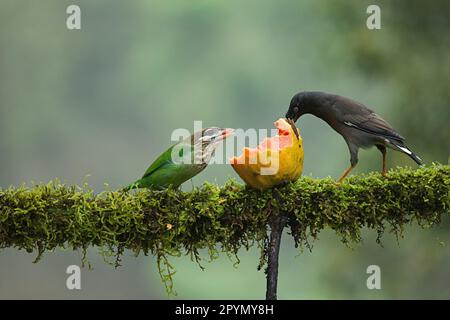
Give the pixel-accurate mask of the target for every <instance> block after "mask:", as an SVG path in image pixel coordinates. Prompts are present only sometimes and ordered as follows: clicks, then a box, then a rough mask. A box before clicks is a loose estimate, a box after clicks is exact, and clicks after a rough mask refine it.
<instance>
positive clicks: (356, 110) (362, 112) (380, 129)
mask: <svg viewBox="0 0 450 320" xmlns="http://www.w3.org/2000/svg"><path fill="white" fill-rule="evenodd" d="M333 107H334V108H335V110H336V114H337V117H338V120H339V121H340V122H342V123H344V124H345V125H347V126H350V127H354V128H356V129H359V130H361V131H364V132H368V133H372V134H375V135H380V136H383V137H385V138H388V139H394V140H397V141H401V142H403V141H404V140H405V138H403V137H402V136H401V135H400V134H399V133H398V132H396V131H395V130H394V128H392V126H391V125H390V124H389V123H387V122H386V121H385V120H384V119H383V118H381V117H380V116H379V115H377V114H376V113H375V112H373V111H372V110H370V109H369V108H367V107H366V106H364V105H363V104H361V103H359V102H357V101H354V100H351V99H349V98H345V97H341V96H337V97H336V100H335V103H334V105H333Z"/></svg>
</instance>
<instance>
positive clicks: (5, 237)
mask: <svg viewBox="0 0 450 320" xmlns="http://www.w3.org/2000/svg"><path fill="white" fill-rule="evenodd" d="M276 190H277V192H272V190H266V191H256V190H250V189H247V188H245V187H243V186H242V185H240V184H237V183H236V182H233V181H231V182H228V183H227V184H225V185H224V186H222V187H218V186H216V185H212V184H209V183H205V184H204V185H203V186H202V187H200V188H195V189H194V190H193V191H191V192H181V191H178V190H173V189H169V190H166V191H152V190H142V191H138V192H136V193H122V192H120V191H104V192H102V193H100V194H97V195H96V194H94V192H93V191H92V190H90V189H88V188H87V187H86V186H84V187H82V188H80V187H77V186H66V185H63V184H60V183H59V182H57V181H53V182H50V183H49V184H47V185H35V186H33V187H31V188H26V187H18V188H14V187H10V188H8V189H2V190H0V248H7V247H14V248H18V249H24V250H27V251H29V252H31V251H34V250H37V251H38V253H39V255H38V258H39V257H40V256H41V254H42V253H43V252H44V251H46V250H53V249H55V248H58V247H64V248H72V249H82V250H83V252H86V250H87V248H88V247H90V246H99V247H102V248H103V249H105V248H106V249H107V250H109V251H111V252H115V254H116V255H117V260H116V263H117V264H118V262H119V261H120V255H121V254H122V253H123V251H124V250H125V249H128V250H132V251H133V252H134V253H136V254H139V253H144V254H148V253H151V254H153V255H156V256H157V257H158V261H159V262H160V265H159V267H160V271H161V272H162V277H168V278H170V276H171V274H172V273H173V268H172V266H171V265H170V264H169V263H168V261H167V258H166V257H167V256H170V255H180V254H182V253H186V254H190V255H191V257H192V259H193V260H195V261H197V262H198V263H200V261H201V258H200V255H199V252H198V251H199V250H200V249H203V248H207V249H208V250H209V251H208V252H209V256H210V259H213V258H214V257H215V256H216V255H217V253H218V250H219V249H218V248H220V250H221V251H224V252H226V253H227V254H229V255H231V256H233V255H236V254H237V252H238V250H239V248H241V247H242V246H243V247H245V248H247V249H248V248H249V247H250V246H251V245H253V244H254V243H257V244H258V245H259V246H260V247H261V248H263V251H264V250H265V244H267V243H268V239H267V231H268V221H269V218H270V216H271V215H272V212H274V211H276V212H278V213H279V214H282V215H284V216H286V217H287V221H286V226H287V227H288V228H290V231H291V235H292V236H293V238H294V240H295V243H296V245H300V246H303V245H308V243H309V242H308V239H311V238H312V239H314V238H316V236H317V235H318V233H319V232H320V231H321V230H323V229H324V228H330V229H333V230H334V231H335V232H336V233H337V234H338V235H340V236H341V238H342V241H343V242H345V243H346V242H349V241H352V242H358V241H359V240H360V239H361V230H362V229H363V228H364V227H367V228H370V229H374V230H376V231H377V232H378V235H379V237H381V235H382V234H383V232H384V231H385V229H386V228H389V231H392V232H394V233H395V234H396V235H397V236H400V235H401V232H402V230H403V228H404V226H405V225H406V224H409V223H411V222H413V221H415V222H417V223H418V224H419V225H421V226H423V227H430V226H432V225H435V224H437V223H439V222H440V221H441V217H442V215H443V214H449V208H450V198H449V194H450V166H449V165H432V166H429V167H420V168H419V169H417V170H412V169H408V168H398V169H396V170H393V171H391V172H389V178H387V179H384V178H382V177H381V176H380V175H379V174H378V173H373V174H369V175H366V176H354V177H351V178H349V179H348V180H346V181H345V182H344V184H343V185H341V186H337V185H336V184H335V183H334V181H333V180H332V179H330V178H328V179H313V178H311V177H303V178H301V179H300V180H298V181H297V182H296V183H292V184H288V185H285V186H282V187H279V188H277V189H276ZM263 258H264V259H263V261H262V262H263V264H264V262H266V258H267V252H264V254H263ZM165 279H167V278H165Z"/></svg>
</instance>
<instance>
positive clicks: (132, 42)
mask: <svg viewBox="0 0 450 320" xmlns="http://www.w3.org/2000/svg"><path fill="white" fill-rule="evenodd" d="M70 4H77V5H79V6H80V7H81V21H82V22H81V23H82V29H81V30H68V29H67V28H66V17H67V15H66V8H67V6H68V5H70ZM369 4H377V5H379V6H380V7H381V23H382V28H381V30H368V29H367V28H366V19H367V17H368V14H367V13H366V8H367V6H368V5H369ZM449 15H450V2H449V1H445V0H436V1H430V2H426V1H420V0H414V1H406V0H396V1H356V0H355V1H316V0H308V1H299V0H283V1H269V0H249V1H237V0H226V1H225V0H215V1H206V0H201V1H200V0H192V1H183V0H172V1H163V0H158V1H155V0H151V1H150V0H145V1H144V0H141V1H138V0H129V1H104V0H102V1H100V0H97V1H88V0H84V1H75V0H73V1H62V0H42V1H26V0H0V164H1V169H0V187H8V186H9V185H15V186H17V185H20V184H22V183H27V184H30V183H31V182H32V181H35V182H47V181H49V180H51V179H53V178H55V177H58V178H60V179H62V181H64V182H66V183H68V184H81V183H83V182H84V181H88V182H89V184H90V185H91V186H93V187H94V188H95V189H96V190H97V191H100V190H103V189H104V188H105V186H104V183H108V184H109V185H110V188H113V189H115V188H118V187H120V186H123V185H125V184H127V183H129V182H131V181H132V180H133V179H135V178H137V177H139V176H140V175H141V174H142V173H143V171H145V169H146V167H147V165H148V164H149V163H150V162H151V161H152V160H153V159H154V157H155V156H157V155H158V154H159V153H160V152H162V151H163V150H165V149H166V148H167V147H168V145H170V144H171V143H172V142H171V141H170V135H171V133H172V130H173V129H175V128H187V129H190V130H192V127H193V121H194V120H202V121H203V123H204V125H205V126H212V125H214V126H226V127H235V128H272V123H273V121H274V120H276V119H277V118H279V117H281V116H284V114H285V112H286V110H287V107H288V104H289V101H290V99H291V97H292V95H293V94H295V93H296V92H298V91H302V90H323V91H329V92H334V93H338V94H342V95H345V96H350V97H353V98H355V99H356V100H359V101H361V102H363V103H365V104H367V105H368V106H370V107H371V108H373V109H375V110H376V111H377V112H378V113H379V114H380V115H382V116H383V117H384V118H386V119H387V120H388V121H389V122H390V123H391V124H392V125H393V126H394V127H395V128H396V129H397V130H398V131H399V132H401V133H402V134H403V135H404V136H405V137H406V138H407V143H408V145H409V146H410V147H411V148H412V149H413V150H414V151H415V152H416V153H417V154H418V155H420V156H421V157H422V159H424V160H425V162H426V163H428V164H429V163H431V162H433V161H437V162H441V163H447V162H448V157H449V155H450V153H449V150H450V148H449V146H450V143H449V141H450V130H449V120H450V108H449V105H450V90H449V87H450V54H449V48H450V37H449V34H448V30H449V29H450V16H449ZM297 124H298V126H299V127H300V129H301V134H302V136H303V139H304V148H305V166H304V174H305V175H312V176H314V177H326V176H332V177H338V176H339V174H340V173H341V172H342V171H343V169H345V168H346V166H347V165H348V162H349V155H348V151H347V147H346V145H345V143H344V141H343V139H342V138H341V137H340V136H339V135H337V134H336V133H335V132H334V131H332V129H330V128H329V127H328V126H327V125H326V124H324V123H322V122H321V121H319V120H317V119H316V118H313V117H311V116H305V117H304V118H302V119H301V120H300V121H299V122H298V123H297ZM388 159H389V165H390V166H391V167H392V166H397V165H401V166H405V165H408V166H415V164H414V163H413V162H412V161H411V160H410V159H409V158H408V157H406V156H405V155H402V154H400V153H394V152H390V153H389V154H388ZM380 165H381V156H380V154H379V152H378V151H377V150H376V149H372V150H368V151H362V152H361V153H360V164H359V166H358V167H357V170H355V173H362V172H369V171H375V170H379V169H380ZM88 174H90V177H88V178H86V175H88ZM230 177H233V178H236V179H238V178H237V176H236V175H235V173H234V171H233V170H232V169H231V167H230V166H227V165H212V166H210V167H209V168H208V169H207V170H205V171H204V172H203V173H202V174H200V175H199V176H197V177H196V178H194V180H193V181H194V184H195V185H199V184H201V183H202V182H203V181H205V180H208V181H213V182H216V183H218V184H221V183H223V182H224V181H226V180H227V179H228V178H230ZM190 188H192V184H191V183H186V185H185V186H184V190H189V189H190ZM449 231H450V223H449V221H448V216H444V223H443V224H442V225H440V226H438V227H436V228H434V229H431V230H422V229H420V228H418V227H417V226H414V225H413V226H411V227H410V228H408V229H407V230H406V231H405V238H403V239H400V240H399V242H398V243H397V241H396V239H395V238H394V237H392V236H389V235H386V236H385V238H384V248H382V247H380V246H379V245H377V244H376V243H375V238H376V235H375V234H374V233H373V232H370V231H367V232H365V234H364V239H365V240H364V243H362V244H358V245H355V246H354V248H352V249H350V248H347V247H346V246H345V245H343V244H342V243H341V242H340V241H339V238H338V237H336V236H335V235H334V233H333V232H330V231H328V232H324V233H323V234H322V235H321V236H320V239H319V240H317V241H316V242H315V245H314V248H313V250H312V252H308V251H307V250H305V251H304V252H303V253H302V254H299V251H298V250H297V249H295V248H294V246H293V242H292V241H291V239H290V237H289V236H288V235H287V234H286V233H285V236H284V238H283V243H282V251H281V260H280V275H279V298H281V299H307V298H317V299H327V298H338V299H341V298H355V299H363V298H364V299H378V298H394V299H397V298H450V281H449V279H450V250H449V248H450V232H449ZM35 256H36V254H35V253H33V254H27V253H24V252H18V251H17V250H15V249H4V250H1V251H0V298H3V299H9V298H134V299H164V298H166V297H167V296H166V295H165V291H164V286H163V284H162V282H161V281H160V279H159V276H158V273H157V270H156V262H155V259H154V258H153V257H143V256H140V257H138V258H135V257H133V256H132V255H130V254H129V255H127V256H126V258H124V260H123V266H122V267H120V268H119V269H114V268H113V267H111V266H109V265H107V264H106V263H104V262H103V260H102V258H101V257H100V255H99V254H98V252H97V250H96V249H92V250H91V252H90V261H91V263H92V265H93V267H94V269H93V270H88V269H87V268H85V269H83V272H82V290H80V291H76V290H75V291H69V290H67V289H66V287H65V281H66V277H67V275H66V274H65V270H66V267H67V266H68V265H69V264H78V265H79V264H80V258H81V256H80V253H77V252H72V251H70V250H67V251H63V250H58V251H56V252H53V253H46V254H45V255H44V257H43V259H42V261H41V262H39V263H38V264H32V261H33V259H34V258H35ZM205 257H206V255H205ZM258 257H259V252H258V250H257V249H256V248H253V249H251V250H250V251H248V252H247V251H245V250H242V252H241V253H240V258H241V259H242V261H241V264H240V265H239V266H238V267H237V268H234V267H233V263H232V262H231V261H229V260H228V258H227V257H226V256H223V257H221V258H220V259H219V260H216V261H214V262H213V263H210V264H208V263H205V265H206V270H205V271H201V270H200V269H199V268H198V266H197V265H196V264H195V263H192V262H191V261H190V259H189V258H188V257H181V258H173V259H172V262H173V264H174V266H175V267H176V269H177V270H178V272H177V274H176V275H175V277H174V281H175V289H176V291H177V292H178V296H177V298H190V299H197V298H198V299H201V298H203V299H210V298H224V299H228V298H230V299H231V298H233V299H234V298H236V299H241V298H242V299H259V298H264V293H265V277H264V273H263V272H258V271H257V270H256V267H257V264H258ZM372 264H376V265H379V266H380V267H381V272H382V289H381V290H368V289H367V287H366V279H367V277H368V275H367V274H366V268H367V266H369V265H372Z"/></svg>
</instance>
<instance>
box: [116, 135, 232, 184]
mask: <svg viewBox="0 0 450 320" xmlns="http://www.w3.org/2000/svg"><path fill="white" fill-rule="evenodd" d="M231 134H233V129H230V128H226V129H222V128H217V127H210V128H205V129H203V130H201V131H198V132H196V133H194V134H192V135H191V136H190V137H187V138H186V139H184V140H182V141H180V142H178V143H176V144H174V145H173V146H171V147H170V148H169V149H167V150H166V151H165V152H164V153H162V154H161V155H160V156H159V157H158V158H157V159H156V160H155V161H154V162H153V163H152V164H151V165H150V167H149V168H148V169H147V171H145V173H144V175H143V176H142V178H140V179H139V180H137V181H135V182H134V183H132V184H130V185H129V186H127V187H125V188H123V189H122V190H123V191H128V190H131V189H136V188H150V189H165V188H167V187H169V186H172V187H175V188H178V187H179V186H180V185H181V184H182V183H183V182H185V181H187V180H189V179H191V178H193V177H194V176H196V175H197V174H199V173H200V172H201V171H203V170H204V169H205V168H206V166H207V165H208V162H209V161H210V160H211V158H212V156H213V155H214V151H215V149H216V147H217V146H218V145H219V143H220V142H221V141H223V140H224V139H225V138H227V137H228V136H230V135H231Z"/></svg>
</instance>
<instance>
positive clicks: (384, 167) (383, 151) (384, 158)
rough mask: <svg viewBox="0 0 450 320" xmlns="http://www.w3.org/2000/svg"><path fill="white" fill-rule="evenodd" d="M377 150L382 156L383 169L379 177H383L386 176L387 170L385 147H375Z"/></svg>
mask: <svg viewBox="0 0 450 320" xmlns="http://www.w3.org/2000/svg"><path fill="white" fill-rule="evenodd" d="M377 148H378V150H380V152H381V154H382V155H383V168H382V169H381V175H382V176H383V177H386V176H387V169H386V147H385V146H380V145H377Z"/></svg>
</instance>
